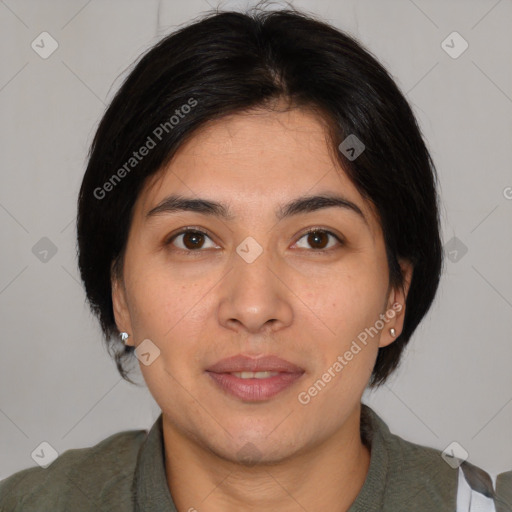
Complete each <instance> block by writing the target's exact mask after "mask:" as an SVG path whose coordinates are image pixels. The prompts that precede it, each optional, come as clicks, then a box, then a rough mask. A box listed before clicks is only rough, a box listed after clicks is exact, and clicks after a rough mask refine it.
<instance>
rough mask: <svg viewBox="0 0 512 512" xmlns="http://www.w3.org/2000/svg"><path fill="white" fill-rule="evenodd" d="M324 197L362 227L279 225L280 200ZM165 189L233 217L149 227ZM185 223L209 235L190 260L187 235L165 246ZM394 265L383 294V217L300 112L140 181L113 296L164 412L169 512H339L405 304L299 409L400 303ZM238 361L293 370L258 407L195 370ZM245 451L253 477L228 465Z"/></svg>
mask: <svg viewBox="0 0 512 512" xmlns="http://www.w3.org/2000/svg"><path fill="white" fill-rule="evenodd" d="M333 192H335V193H338V194H341V195H343V196H344V197H345V198H347V199H349V200H350V201H352V202H353V203H355V204H357V205H358V206H359V207H360V209H361V210H362V212H363V213H364V215H365V216H366V218H367V220H368V224H366V223H365V222H364V221H363V220H362V218H361V217H360V216H358V215H357V214H355V213H354V212H353V211H351V210H348V209H343V208H337V207H330V208H325V209H320V210H317V211H314V212H307V213H303V214H299V215H294V216H291V217H289V218H285V219H283V220H280V221H278V220H277V219H276V216H275V210H276V208H277V207H278V206H279V205H281V204H284V203H286V202H288V201H290V200H292V199H295V198H297V197H299V196H302V195H305V194H308V195H309V194H321V193H333ZM171 193H172V194H182V195H184V196H187V197H192V198H198V197H200V198H206V199H209V200H215V201H219V202H223V203H226V204H227V205H229V207H230V210H231V212H232V213H233V218H232V219H231V220H225V219H220V218H217V217H214V216H211V215H205V214H202V213H197V212H188V211H186V212H173V213H169V212H167V213H160V214H158V215H154V216H150V217H147V213H148V212H149V211H150V210H151V209H152V208H154V207H155V206H157V205H158V204H159V203H160V202H161V201H162V200H163V199H164V198H166V197H167V196H168V195H170V194H171ZM185 227H193V228H195V229H200V230H202V231H207V233H208V235H207V236H204V237H199V246H200V248H199V249H190V247H194V245H193V242H194V241H196V243H197V239H195V240H192V243H191V242H190V236H189V238H188V239H187V236H186V235H185V236H179V235H178V236H177V238H174V239H172V235H173V234H177V233H178V232H180V231H181V229H183V228H185ZM311 227H317V228H322V229H324V230H328V231H331V232H333V233H334V234H335V235H337V236H340V238H342V240H344V242H343V244H341V243H340V242H339V241H338V240H337V239H336V238H334V237H333V236H331V235H328V234H326V233H325V232H323V235H322V234H320V238H319V241H318V239H315V238H313V239H312V237H311V236H308V235H307V234H304V233H305V232H306V230H307V229H308V228H311ZM248 236H251V237H253V238H254V239H255V240H256V241H257V242H258V244H259V245H260V246H261V247H262V249H263V252H262V254H261V255H260V256H259V257H258V258H257V259H256V260H255V261H254V262H252V263H247V262H246V261H245V260H244V259H243V258H241V257H240V256H239V255H238V253H237V252H236V248H237V246H238V245H239V244H240V243H241V242H242V241H243V240H244V239H245V238H246V237H248ZM169 239H171V241H169ZM315 240H317V241H316V245H315ZM185 244H187V245H185ZM315 247H320V248H315ZM187 248H188V251H189V252H188V253H187V252H185V251H186V250H187ZM180 251H181V252H180ZM400 263H401V266H402V269H403V272H404V275H405V278H406V279H405V281H406V282H405V287H404V289H403V290H401V289H400V290H399V289H390V287H389V286H388V284H389V275H388V266H387V260H386V253H385V246H384V239H383V235H382V231H381V228H380V224H379V220H378V218H377V216H376V215H375V212H374V211H373V209H372V207H371V204H370V203H368V202H367V201H365V200H364V199H363V197H362V196H361V195H360V194H359V192H358V191H357V189H356V187H355V186H354V185H353V184H352V183H351V182H350V181H349V179H348V178H347V176H346V174H345V173H344V171H343V169H341V168H340V166H339V164H338V163H337V162H336V161H335V160H334V159H333V156H332V150H330V149H329V146H328V142H327V139H326V132H325V129H324V125H323V123H322V122H321V120H320V119H319V118H318V117H317V116H315V115H314V114H313V113H311V112H308V111H305V110H298V109H295V110H291V111H288V112H285V111H279V112H278V111H266V110H255V111H251V112H249V113H244V114H237V115H233V116H229V117H225V118H223V119H221V120H216V121H214V122H210V123H208V124H206V125H204V126H203V127H202V128H201V130H200V131H198V132H196V134H195V135H194V136H193V137H192V138H190V139H189V140H188V141H187V142H186V143H184V144H182V146H181V147H180V149H179V151H178V152H177V154H176V155H175V157H174V158H173V160H172V162H171V163H170V164H169V165H168V166H167V167H166V168H165V169H163V170H162V172H160V173H159V174H158V175H155V176H154V177H152V179H150V180H149V181H148V182H147V183H146V186H145V187H144V189H143V190H142V192H141V194H140V195H139V197H138V200H137V202H136V204H135V206H134V216H133V220H132V225H131V227H130V232H129V237H128V242H127V246H126V252H125V256H124V265H123V272H122V276H121V277H120V278H116V277H114V278H113V282H112V285H113V288H112V290H113V291H112V297H113V303H114V312H115V318H116V323H117V326H118V328H119V330H120V331H126V332H128V333H129V334H130V338H129V342H130V343H131V344H133V345H135V346H138V345H139V344H140V343H141V342H142V340H145V339H150V340H151V341H152V343H154V344H155V345H156V346H157V347H158V348H159V350H160V355H159V357H157V358H156V359H155V360H154V361H153V362H152V363H151V364H150V365H148V366H146V365H143V364H141V365H140V366H141V371H142V373H143V376H144V379H145V381H146V383H147V385H148V388H149V390H150V392H151V394H152V395H153V397H154V398H155V400H156V402H157V403H158V405H159V406H160V408H161V409H162V412H163V433H164V444H165V453H166V460H165V465H166V474H167V480H168V484H169V488H170V490H171V493H172V496H173V500H174V501H175V504H176V506H177V509H178V510H179V511H180V512H185V511H190V510H198V511H208V512H216V511H223V512H231V511H239V510H244V511H261V510H280V511H284V512H288V511H289V512H292V511H293V512H295V511H301V512H303V511H304V510H309V511H313V510H337V511H345V510H348V508H349V507H350V505H351V504H352V503H353V501H354V500H355V498H356V497H357V494H358V493H359V491H360V490H361V487H362V485H363V483H364V480H365V477H366V475H367V472H368V467H369V462H370V452H369V451H368V449H367V448H366V447H365V446H364V445H363V444H362V442H361V438H360V433H359V425H360V410H361V395H362V394H363V391H364V389H365V387H366V386H367V383H368V381H369V378H370V375H371V371H372V368H373V366H374V363H375V358H376V356H377V351H378V348H379V347H383V346H386V345H388V344H390V343H392V342H393V341H394V339H395V338H393V337H392V336H391V334H390V333H389V329H390V328H391V327H393V328H394V329H395V330H396V336H398V335H399V334H400V332H401V329H402V326H403V318H404V314H405V306H403V307H402V308H401V311H400V312H399V313H398V314H396V315H395V316H394V318H393V319H391V320H389V321H388V322H387V323H386V325H385V327H384V329H382V330H381V331H379V334H378V335H376V336H374V337H373V338H369V340H368V344H367V345H366V346H365V347H364V348H363V349H362V350H361V351H360V352H359V353H358V354H357V355H355V356H354V358H353V359H352V360H351V361H350V362H349V363H348V364H347V365H346V366H345V367H344V368H343V370H342V372H341V373H339V374H337V375H336V377H334V378H332V380H331V381H330V382H329V383H328V384H327V385H326V386H325V388H324V389H323V390H322V391H321V392H319V393H318V394H317V396H315V397H314V398H312V399H311V401H310V402H309V403H308V404H307V405H302V404H301V403H299V401H298V394H299V393H300V392H302V391H307V390H308V388H309V387H310V386H311V385H312V384H313V383H314V382H315V381H317V380H318V379H319V378H320V377H321V376H322V374H324V373H325V372H326V371H327V369H328V368H329V367H332V365H333V363H334V362H335V361H336V360H337V357H338V356H339V355H342V354H344V353H345V352H346V351H347V350H348V349H349V347H350V345H351V343H352V341H353V340H354V339H356V337H357V335H358V334H359V333H361V332H362V331H364V329H365V328H367V327H370V326H373V325H374V324H375V322H376V321H377V320H378V319H379V314H381V313H385V312H386V311H387V310H390V309H391V308H392V305H393V304H394V303H399V304H401V305H404V304H405V299H406V293H407V291H408V288H409V283H410V278H411V276H412V267H411V265H410V264H409V263H408V262H405V261H401V262H400ZM236 354H245V355H249V356H253V357H257V356H260V355H269V354H273V355H277V356H279V357H281V358H283V359H285V360H288V361H290V362H292V363H294V364H296V365H297V366H299V367H301V368H303V369H304V371H305V372H304V374H303V375H302V377H301V378H300V379H299V380H298V381H296V382H295V383H294V384H293V385H292V386H291V387H289V388H288V389H286V390H285V391H283V392H281V393H279V394H278V395H276V396H274V397H272V398H270V399H268V400H266V401H263V402H256V403H255V402H246V401H242V400H240V399H238V398H234V397H232V396H230V395H228V394H226V393H225V392H224V391H223V390H221V389H220V388H219V387H218V386H217V385H216V384H215V382H213V381H212V379H211V378H210V377H209V376H208V374H206V373H205V369H206V368H208V367H209V366H211V365H212V364H214V363H215V362H217V361H218V360H220V359H223V358H226V357H230V356H233V355H236ZM247 443H252V445H248V444H247ZM247 446H253V448H252V451H253V453H254V458H255V461H254V462H255V463H253V464H250V465H247V464H244V463H243V462H242V461H241V460H240V454H239V451H240V450H241V449H242V448H244V447H245V450H247Z"/></svg>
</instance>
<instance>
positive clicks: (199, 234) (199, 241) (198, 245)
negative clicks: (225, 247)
mask: <svg viewBox="0 0 512 512" xmlns="http://www.w3.org/2000/svg"><path fill="white" fill-rule="evenodd" d="M206 239H208V240H209V241H210V242H211V244H210V245H209V246H208V245H205V240H206ZM167 244H168V245H174V246H175V247H177V248H178V249H180V250H182V251H187V252H191V251H197V250H199V249H211V248H216V247H217V246H216V245H215V244H214V243H213V241H212V239H211V238H210V237H209V236H208V235H207V234H206V233H205V232H204V231H201V230H199V229H191V228H187V229H183V230H182V231H180V232H179V233H176V234H175V235H173V236H172V237H171V238H169V240H168V241H167Z"/></svg>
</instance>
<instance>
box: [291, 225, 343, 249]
mask: <svg viewBox="0 0 512 512" xmlns="http://www.w3.org/2000/svg"><path fill="white" fill-rule="evenodd" d="M329 238H331V239H334V245H336V241H337V242H338V243H339V244H341V240H340V239H339V238H338V237H337V236H336V235H335V234H334V233H331V232H330V231H326V230H325V229H314V230H311V231H309V232H308V233H305V234H304V235H303V236H302V237H301V238H300V240H302V239H305V240H306V243H307V244H308V245H309V248H312V249H315V250H323V249H331V248H332V247H333V244H331V245H328V244H329ZM300 240H299V242H300ZM299 242H297V244H298V243H299ZM299 247H300V245H299ZM300 248H306V249H307V248H308V247H300Z"/></svg>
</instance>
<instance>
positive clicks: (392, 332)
mask: <svg viewBox="0 0 512 512" xmlns="http://www.w3.org/2000/svg"><path fill="white" fill-rule="evenodd" d="M389 334H391V336H393V338H394V337H395V336H396V331H395V329H394V328H393V327H391V329H389Z"/></svg>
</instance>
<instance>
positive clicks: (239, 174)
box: [139, 109, 379, 232]
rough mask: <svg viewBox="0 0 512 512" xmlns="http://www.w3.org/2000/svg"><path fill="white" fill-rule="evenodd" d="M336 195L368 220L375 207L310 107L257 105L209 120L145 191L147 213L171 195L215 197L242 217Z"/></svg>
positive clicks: (143, 202)
mask: <svg viewBox="0 0 512 512" xmlns="http://www.w3.org/2000/svg"><path fill="white" fill-rule="evenodd" d="M319 192H323V193H326V192H328V193H339V194H341V195H343V196H344V197H346V198H348V199H349V200H351V201H352V202H354V203H356V204H357V205H358V206H359V207H360V208H361V210H362V211H363V212H364V214H365V216H366V217H367V218H368V220H369V221H370V228H371V230H372V231H373V232H375V229H378V227H379V226H378V221H377V218H376V215H375V212H374V209H373V208H372V205H371V204H370V203H369V202H368V201H366V200H365V199H364V198H363V197H362V196H361V194H360V193H359V192H358V190H357V188H356V187H355V185H354V184H353V183H352V182H351V181H350V179H349V178H348V176H347V175H346V173H345V171H344V170H343V169H342V167H341V166H340V164H339V162H338V161H337V160H336V158H335V157H334V155H333V153H332V148H331V146H330V141H329V139H328V136H327V130H326V126H325V123H324V122H323V121H322V119H320V118H319V117H318V116H317V115H315V114H314V113H312V112H310V111H305V110H299V109H293V110H290V111H284V112H279V111H277V112H276V111H268V110H254V111H251V112H247V113H241V114H235V115H231V116H226V117H223V118H221V119H218V120H214V121H210V122H208V123H206V124H204V125H203V126H202V127H201V128H200V129H198V130H197V131H196V132H195V133H194V134H193V135H192V136H191V137H190V138H189V139H188V140H187V141H186V142H184V143H183V144H182V145H181V146H180V148H179V149H178V150H177V152H176V153H175V155H174V156H173V158H172V160H171V162H170V163H169V164H168V165H167V166H166V167H165V168H163V169H162V170H161V171H159V172H158V173H157V174H156V175H154V176H152V177H151V179H150V180H149V181H148V183H147V184H146V186H145V187H144V189H143V191H142V192H141V197H140V198H139V199H140V200H141V201H140V203H141V209H142V212H141V213H143V212H146V213H147V212H148V211H149V210H151V208H153V207H154V206H155V205H157V204H158V203H159V202H160V201H161V200H163V199H164V198H165V197H166V196H168V195H169V194H171V193H172V194H182V195H184V196H187V197H201V198H210V199H214V200H215V201H218V202H223V203H226V204H229V205H230V207H231V208H230V209H231V210H232V211H233V212H234V213H235V214H239V215H240V216H243V214H244V211H245V212H247V213H248V214H249V213H250V214H254V213H255V212H264V211H266V210H272V211H274V209H275V206H276V205H279V204H282V203H284V202H288V201H289V200H291V199H293V198H295V197H298V196H303V195H306V194H308V195H313V194H315V193H319Z"/></svg>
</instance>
